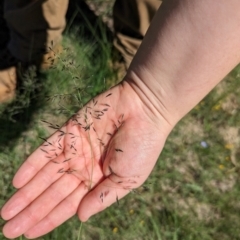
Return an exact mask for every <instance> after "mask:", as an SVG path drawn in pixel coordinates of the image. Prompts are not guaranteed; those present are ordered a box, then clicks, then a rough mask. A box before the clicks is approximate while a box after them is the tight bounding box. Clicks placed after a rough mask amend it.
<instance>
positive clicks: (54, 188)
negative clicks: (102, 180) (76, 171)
mask: <svg viewBox="0 0 240 240" xmlns="http://www.w3.org/2000/svg"><path fill="white" fill-rule="evenodd" d="M79 184H80V183H79V180H78V179H77V178H76V177H74V176H73V175H72V174H64V175H63V176H62V177H61V178H60V179H59V180H58V181H57V182H55V183H54V184H53V185H51V186H50V187H49V188H48V189H47V190H46V191H45V192H44V193H43V194H42V195H40V196H39V197H38V198H37V199H36V200H35V201H34V202H33V203H31V204H30V205H29V206H28V207H27V208H25V209H24V210H23V211H22V212H20V213H19V214H18V215H17V216H16V217H14V218H13V219H11V220H10V221H9V222H7V223H6V225H5V226H4V227H3V233H4V235H5V236H6V237H9V238H15V237H17V236H20V235H22V234H23V233H25V232H26V231H27V230H28V229H30V228H32V227H33V226H35V225H36V224H37V223H38V222H39V221H41V220H42V219H43V218H44V217H45V216H47V215H48V213H49V212H51V211H52V210H53V209H54V208H55V207H56V206H57V205H58V204H59V203H60V202H61V201H62V200H63V199H65V198H66V197H67V196H68V195H69V194H71V193H72V192H73V191H74V190H75V189H76V188H77V186H78V185H79Z"/></svg>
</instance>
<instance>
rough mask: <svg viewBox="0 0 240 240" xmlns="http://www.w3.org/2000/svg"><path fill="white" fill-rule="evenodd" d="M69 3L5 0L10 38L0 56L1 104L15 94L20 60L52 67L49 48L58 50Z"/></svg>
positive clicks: (57, 0)
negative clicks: (6, 47)
mask: <svg viewBox="0 0 240 240" xmlns="http://www.w3.org/2000/svg"><path fill="white" fill-rule="evenodd" d="M67 6H68V0H5V4H4V17H5V20H6V22H7V25H8V28H9V30H10V41H9V43H8V49H7V50H6V51H4V52H3V53H2V56H1V57H0V103H1V102H5V101H8V100H11V99H12V98H13V97H14V95H15V88H16V84H17V72H18V71H17V66H18V63H19V62H20V63H21V65H22V66H28V65H29V64H34V65H36V66H37V67H38V68H47V67H49V66H50V64H51V63H52V59H50V60H49V58H51V57H53V55H54V53H53V51H49V47H51V48H52V49H54V50H55V51H57V50H58V49H59V47H58V46H59V43H60V41H61V34H62V31H63V30H64V28H65V13H66V11H67ZM47 60H48V61H47Z"/></svg>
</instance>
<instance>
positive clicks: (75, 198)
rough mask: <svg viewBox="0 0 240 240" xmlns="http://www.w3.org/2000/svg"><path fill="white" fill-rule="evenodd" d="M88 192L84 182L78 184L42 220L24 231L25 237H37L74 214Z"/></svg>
mask: <svg viewBox="0 0 240 240" xmlns="http://www.w3.org/2000/svg"><path fill="white" fill-rule="evenodd" d="M87 192H88V188H87V187H86V186H85V184H83V183H82V184H80V185H79V186H78V187H77V189H75V190H74V191H73V192H72V193H71V194H70V195H69V196H68V197H67V198H66V199H64V200H63V201H62V202H61V203H60V204H59V205H58V206H56V207H55V208H54V209H53V210H52V211H51V212H50V213H49V215H47V216H46V217H45V218H44V219H43V220H41V221H40V222H39V223H38V224H36V225H35V226H34V227H32V228H31V229H29V230H28V231H27V232H25V234H24V235H25V236H26V237H27V238H30V239H32V238H37V237H40V236H42V235H44V234H47V233H48V232H50V231H52V230H53V229H55V228H56V227H57V226H59V225H61V224H62V223H63V222H65V221H66V220H67V219H69V218H71V217H72V216H74V215H75V214H76V212H77V209H78V207H79V203H80V201H81V200H82V198H83V196H84V195H85V194H86V193H87Z"/></svg>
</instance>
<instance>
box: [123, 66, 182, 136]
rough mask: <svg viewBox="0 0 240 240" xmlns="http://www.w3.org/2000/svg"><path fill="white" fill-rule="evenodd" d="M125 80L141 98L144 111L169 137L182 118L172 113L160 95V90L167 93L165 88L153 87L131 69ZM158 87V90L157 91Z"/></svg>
mask: <svg viewBox="0 0 240 240" xmlns="http://www.w3.org/2000/svg"><path fill="white" fill-rule="evenodd" d="M149 77H150V76H149ZM124 82H126V83H127V84H128V85H129V86H130V88H131V89H132V90H133V91H134V92H135V94H136V95H137V97H138V98H139V100H140V102H141V105H142V109H143V112H144V113H145V114H146V115H147V116H148V117H150V118H151V119H152V121H153V122H154V123H155V124H156V125H158V126H160V128H161V131H162V130H163V129H164V132H165V135H166V137H167V136H168V134H169V133H170V132H171V131H172V129H173V127H174V126H175V125H176V123H177V122H178V121H179V120H180V119H178V118H177V117H176V116H174V115H171V114H170V111H169V110H168V108H167V104H166V103H165V102H164V101H163V100H161V98H160V97H159V96H158V94H157V93H159V92H160V91H162V93H161V95H165V93H164V90H163V89H161V88H159V86H157V87H156V86H155V87H154V86H153V88H152V87H150V86H149V84H148V85H146V84H145V83H144V82H143V81H142V80H141V79H140V78H139V76H137V74H135V73H134V72H131V71H129V72H128V73H127V75H126V76H125V78H124ZM156 89H157V91H155V90H156ZM162 99H163V98H162Z"/></svg>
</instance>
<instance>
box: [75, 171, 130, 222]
mask: <svg viewBox="0 0 240 240" xmlns="http://www.w3.org/2000/svg"><path fill="white" fill-rule="evenodd" d="M112 175H113V174H111V175H110V176H108V177H107V178H106V179H105V180H104V181H103V182H101V183H100V184H99V185H97V186H96V188H94V189H93V190H92V191H90V192H89V193H88V194H87V195H86V196H85V197H84V198H83V200H82V201H81V203H80V206H79V208H78V217H79V219H80V220H81V221H83V222H85V221H87V220H88V219H89V218H90V217H91V216H92V215H94V214H96V213H99V212H101V211H103V210H104V209H106V208H107V207H109V206H110V205H112V204H113V203H115V202H118V200H120V199H121V198H123V197H124V196H126V195H127V194H128V193H129V192H130V190H131V189H130V188H127V187H123V186H121V183H122V182H121V180H120V179H121V178H119V181H116V178H117V177H116V176H114V177H113V176H112ZM113 179H114V181H113Z"/></svg>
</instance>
